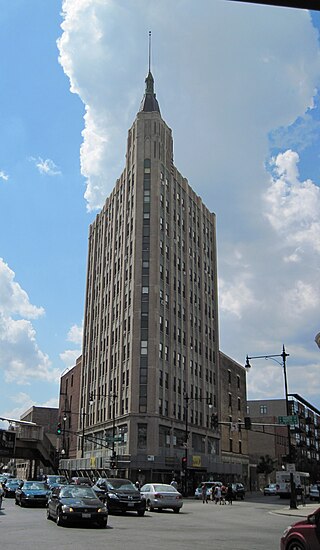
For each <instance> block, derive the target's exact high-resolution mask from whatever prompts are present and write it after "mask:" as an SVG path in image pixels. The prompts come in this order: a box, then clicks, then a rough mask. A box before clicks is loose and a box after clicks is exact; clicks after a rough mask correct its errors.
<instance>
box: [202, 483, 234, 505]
mask: <svg viewBox="0 0 320 550" xmlns="http://www.w3.org/2000/svg"><path fill="white" fill-rule="evenodd" d="M201 496H202V502H203V503H208V502H209V500H210V495H209V494H208V490H207V484H206V483H203V484H202V488H201ZM211 500H212V501H213V502H215V504H220V505H223V504H226V503H228V504H232V501H233V491H232V485H231V483H229V485H228V486H227V487H226V486H225V485H216V486H214V487H212V493H211Z"/></svg>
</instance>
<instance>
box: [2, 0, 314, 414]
mask: <svg viewBox="0 0 320 550" xmlns="http://www.w3.org/2000/svg"><path fill="white" fill-rule="evenodd" d="M198 6H199V4H198V3H197V2H196V1H195V0H179V1H177V2H175V3H174V5H173V3H172V2H170V1H169V0H163V1H162V2H160V3H156V2H147V0H135V2H132V1H129V0H117V1H112V0H110V1H108V2H106V1H105V0H66V1H65V2H63V3H62V2H61V1H55V0H50V2H43V0H15V1H14V2H1V10H0V24H1V33H0V44H1V51H2V52H5V55H3V56H2V57H1V59H0V74H1V75H2V85H1V88H0V100H1V103H0V105H1V124H0V213H1V216H0V258H1V261H0V381H1V387H2V399H1V407H0V415H4V416H14V417H18V416H19V415H20V414H21V412H23V411H24V410H26V409H27V408H29V407H30V406H31V405H33V404H37V405H52V406H56V405H57V396H58V381H59V376H60V374H61V373H62V372H63V371H64V370H65V369H66V368H68V367H69V366H72V365H73V364H74V361H75V358H76V357H77V356H78V355H79V354H80V350H81V324H82V319H83V310H84V294H85V277H86V256H87V235H88V227H89V224H90V222H91V221H92V220H93V219H94V217H95V215H96V213H97V211H98V208H99V207H101V206H102V204H103V201H104V198H105V197H106V196H107V195H108V194H109V193H110V191H111V190H112V188H113V186H114V183H115V180H116V178H117V177H118V176H119V175H120V174H121V172H122V170H123V167H124V162H125V159H124V155H125V146H126V136H127V129H128V128H129V126H130V125H131V123H132V121H133V119H134V117H135V115H136V112H137V110H138V108H139V103H140V100H141V98H142V95H143V91H144V78H145V75H146V70H147V36H148V30H149V29H152V33H153V51H152V68H153V74H154V78H155V87H156V92H157V97H158V100H159V103H160V108H161V112H162V116H163V118H164V119H165V121H166V122H167V124H168V125H169V126H170V127H171V128H172V130H173V137H174V150H175V164H176V166H177V167H178V169H179V171H180V172H181V173H182V174H183V175H184V176H185V177H187V178H188V180H189V183H190V185H191V186H192V187H193V188H194V189H195V190H196V192H197V193H198V194H199V195H200V196H201V197H202V198H203V200H204V202H205V203H206V205H207V206H208V207H209V208H210V210H212V211H214V212H215V213H216V214H217V234H218V272H219V302H220V311H219V318H220V348H221V349H222V351H223V352H224V353H226V354H228V355H230V356H231V357H233V358H234V359H235V360H237V361H239V362H240V363H241V364H243V363H244V360H245V356H246V354H247V353H248V354H249V355H263V354H277V353H279V354H280V353H281V350H282V344H283V343H284V344H285V345H286V347H287V351H288V353H290V357H289V358H288V379H289V390H290V391H291V392H297V393H300V394H301V395H303V396H304V397H305V398H306V399H308V400H309V401H310V402H311V403H313V404H315V405H316V406H318V407H320V397H319V373H320V350H319V349H318V348H317V347H316V344H315V342H314V337H315V335H316V333H317V332H319V331H320V316H319V309H320V308H319V306H320V288H319V286H320V283H319V281H320V277H319V265H320V263H319V256H320V225H319V220H320V190H319V182H320V173H319V124H320V116H319V93H318V91H317V90H319V89H320V43H319V30H320V18H319V14H318V13H312V12H308V11H303V10H293V9H285V8H275V7H268V6H255V5H246V4H237V3H232V2H225V1H224V0H216V1H212V0H203V1H202V9H201V10H199V7H198ZM57 41H58V43H57ZM195 136H196V139H195ZM283 391H284V390H283V377H282V369H281V367H280V366H279V365H277V364H276V363H273V362H271V361H268V362H265V361H257V362H254V363H253V368H252V369H251V372H250V373H249V375H248V395H249V398H252V399H254V398H281V397H282V396H283Z"/></svg>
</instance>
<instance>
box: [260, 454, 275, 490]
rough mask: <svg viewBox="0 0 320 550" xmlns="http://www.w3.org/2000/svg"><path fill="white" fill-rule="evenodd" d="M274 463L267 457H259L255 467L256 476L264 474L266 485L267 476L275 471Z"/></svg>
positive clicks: (267, 481)
mask: <svg viewBox="0 0 320 550" xmlns="http://www.w3.org/2000/svg"><path fill="white" fill-rule="evenodd" d="M276 462H277V461H276V460H275V459H273V458H271V456H269V455H265V456H260V462H259V463H258V465H257V474H264V476H265V483H266V485H267V484H268V483H269V476H270V474H271V473H272V472H273V470H274V469H275V464H276Z"/></svg>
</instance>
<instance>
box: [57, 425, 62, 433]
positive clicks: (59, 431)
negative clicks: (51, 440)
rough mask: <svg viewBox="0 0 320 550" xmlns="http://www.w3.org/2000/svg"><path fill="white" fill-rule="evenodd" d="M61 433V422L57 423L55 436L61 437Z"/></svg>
mask: <svg viewBox="0 0 320 550" xmlns="http://www.w3.org/2000/svg"><path fill="white" fill-rule="evenodd" d="M61 432H62V427H61V422H58V425H57V435H61Z"/></svg>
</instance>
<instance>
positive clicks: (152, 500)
mask: <svg viewBox="0 0 320 550" xmlns="http://www.w3.org/2000/svg"><path fill="white" fill-rule="evenodd" d="M140 492H141V495H142V496H143V497H144V498H145V500H146V506H147V509H148V510H149V511H150V512H152V511H153V510H154V509H155V508H157V509H158V510H164V509H165V508H171V509H172V510H173V511H174V512H175V513H176V514H177V513H178V512H180V510H181V508H182V506H183V502H182V495H181V493H179V491H177V489H175V488H174V487H173V486H172V485H166V484H165V483H147V484H146V485H143V487H141V489H140Z"/></svg>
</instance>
